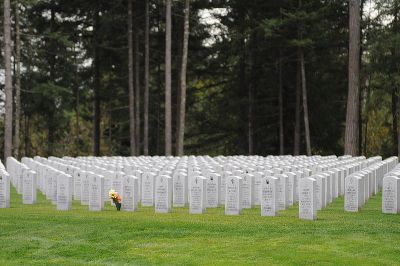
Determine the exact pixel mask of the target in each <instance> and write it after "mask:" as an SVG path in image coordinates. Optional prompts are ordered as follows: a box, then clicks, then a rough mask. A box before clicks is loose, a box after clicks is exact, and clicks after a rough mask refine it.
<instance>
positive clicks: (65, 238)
mask: <svg viewBox="0 0 400 266" xmlns="http://www.w3.org/2000/svg"><path fill="white" fill-rule="evenodd" d="M297 208H298V207H297V206H294V207H291V208H290V209H289V210H287V211H282V212H280V214H279V217H261V216H260V210H259V208H255V209H251V210H244V212H243V214H242V215H240V216H225V215H224V210H223V208H218V209H207V212H206V214H202V215H189V214H188V209H187V208H173V211H172V213H169V214H155V213H154V209H153V208H139V210H138V211H137V212H134V213H129V212H117V211H116V210H115V209H114V207H111V206H109V204H107V207H106V209H105V210H104V211H102V212H89V211H88V210H87V208H86V207H84V206H81V205H80V204H79V203H78V202H74V204H73V210H72V211H64V212H62V211H56V210H55V206H53V205H52V204H51V203H50V201H48V200H46V199H45V198H44V196H43V195H42V194H40V193H39V194H38V203H37V204H35V205H22V203H21V196H18V195H17V194H16V192H15V190H14V189H12V195H11V208H9V209H0V265H124V264H125V265H132V264H140V265H154V264H169V265H171V264H184V265H204V264H212V265H218V264H219V265H227V264H241V265H243V264H258V265H273V264H281V265H283V264H284V265H288V264H292V265H299V264H315V265H357V264H358V265H395V264H399V263H400V244H399V243H400V216H398V215H384V214H382V213H381V200H380V196H375V197H373V198H371V199H370V200H369V201H368V202H367V203H366V205H365V206H364V207H363V209H362V210H361V212H360V213H345V212H344V211H343V198H339V199H337V200H335V201H334V202H333V203H332V204H331V205H329V206H328V207H327V208H326V209H324V210H322V211H318V220H317V221H306V220H300V219H298V218H297V215H298V210H297Z"/></svg>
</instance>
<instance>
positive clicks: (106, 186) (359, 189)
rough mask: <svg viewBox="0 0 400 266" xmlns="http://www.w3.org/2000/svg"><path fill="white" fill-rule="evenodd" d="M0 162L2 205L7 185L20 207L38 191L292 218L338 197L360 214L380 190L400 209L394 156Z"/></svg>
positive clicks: (391, 208)
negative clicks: (288, 213) (290, 212)
mask: <svg viewBox="0 0 400 266" xmlns="http://www.w3.org/2000/svg"><path fill="white" fill-rule="evenodd" d="M1 166H2V165H0V177H1V179H0V207H2V208H6V207H9V197H10V192H9V186H10V181H11V183H12V185H13V186H14V187H15V188H16V190H17V193H18V194H21V195H22V199H23V203H24V204H34V203H35V202H36V191H37V189H39V190H40V191H41V192H42V193H43V194H44V195H45V196H46V198H47V199H48V200H50V201H51V202H52V204H54V205H55V206H56V208H57V209H58V210H70V209H71V208H72V201H73V200H76V201H80V203H81V204H82V205H86V206H88V209H89V210H90V211H101V210H103V208H104V206H105V204H113V203H112V202H111V201H110V199H109V195H108V193H109V191H110V190H111V189H113V190H115V191H117V192H118V193H119V194H120V195H121V196H122V199H123V200H122V210H123V211H135V210H137V208H138V207H139V206H142V207H154V209H155V212H157V213H168V212H171V210H172V208H180V207H185V206H188V207H189V213H191V214H202V213H204V212H205V211H206V210H207V209H208V208H217V207H219V206H224V208H225V214H226V215H239V214H240V213H241V212H242V209H250V208H254V207H257V208H260V213H261V215H262V216H276V215H277V214H278V212H279V211H282V210H286V209H287V208H288V207H289V206H293V205H294V204H297V203H298V206H299V218H301V219H308V220H315V219H316V218H317V211H318V210H321V209H324V208H325V207H326V206H327V205H328V204H330V203H331V202H332V201H334V200H335V199H336V198H338V197H339V196H342V195H344V198H345V203H344V209H345V211H351V212H356V211H359V210H360V209H361V208H362V206H363V205H364V204H365V202H366V201H367V200H368V199H369V198H370V197H371V196H372V195H374V194H376V193H377V192H378V191H380V190H381V189H383V200H382V210H383V212H385V213H398V212H399V207H400V204H399V199H400V197H399V189H398V185H399V184H400V183H399V182H400V181H399V180H400V166H398V158H397V157H390V158H388V159H386V160H382V158H381V157H379V156H378V157H372V158H368V159H366V158H365V157H363V156H362V157H351V156H341V157H336V156H310V157H307V156H267V157H261V156H229V157H225V156H218V157H209V156H197V157H195V156H185V157H159V156H154V157H142V156H141V157H77V158H72V157H63V158H57V157H49V158H43V157H39V156H36V157H34V158H27V157H25V158H22V160H21V162H19V161H17V160H16V159H14V158H12V157H9V158H8V159H7V162H6V166H7V171H8V173H9V174H8V173H7V172H6V170H5V169H4V166H2V167H1Z"/></svg>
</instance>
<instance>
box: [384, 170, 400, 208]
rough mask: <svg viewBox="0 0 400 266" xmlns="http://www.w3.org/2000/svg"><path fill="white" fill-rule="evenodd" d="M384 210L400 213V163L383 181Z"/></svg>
mask: <svg viewBox="0 0 400 266" xmlns="http://www.w3.org/2000/svg"><path fill="white" fill-rule="evenodd" d="M382 212H383V213H388V214H398V213H400V164H397V165H396V166H395V167H394V168H393V169H391V171H390V172H389V173H387V174H386V175H385V176H384V178H383V181H382Z"/></svg>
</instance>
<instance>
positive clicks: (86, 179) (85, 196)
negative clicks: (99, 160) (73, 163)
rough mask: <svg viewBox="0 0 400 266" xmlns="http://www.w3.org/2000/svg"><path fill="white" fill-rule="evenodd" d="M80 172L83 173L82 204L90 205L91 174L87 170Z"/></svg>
mask: <svg viewBox="0 0 400 266" xmlns="http://www.w3.org/2000/svg"><path fill="white" fill-rule="evenodd" d="M80 173H81V204H82V205H89V190H90V175H89V172H86V171H81V172H80ZM93 174H94V173H93Z"/></svg>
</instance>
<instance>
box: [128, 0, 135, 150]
mask: <svg viewBox="0 0 400 266" xmlns="http://www.w3.org/2000/svg"><path fill="white" fill-rule="evenodd" d="M132 1H133V0H128V83H129V84H128V89H129V133H130V134H129V140H130V145H131V147H130V148H131V155H132V156H134V155H135V154H136V149H135V144H136V142H135V95H134V86H133V38H132V34H133V18H132Z"/></svg>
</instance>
